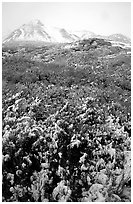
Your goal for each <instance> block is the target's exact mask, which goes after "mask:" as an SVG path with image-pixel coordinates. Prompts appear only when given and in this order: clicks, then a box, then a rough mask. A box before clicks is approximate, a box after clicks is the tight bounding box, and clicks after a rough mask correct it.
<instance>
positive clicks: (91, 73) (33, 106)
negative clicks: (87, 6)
mask: <svg viewBox="0 0 133 204" xmlns="http://www.w3.org/2000/svg"><path fill="white" fill-rule="evenodd" d="M62 32H63V35H65V36H66V33H64V30H62ZM130 72H131V48H130V47H125V48H123V47H121V46H116V45H112V43H111V42H110V41H109V40H107V39H106V40H105V39H101V38H96V37H93V38H89V39H83V40H76V41H74V42H71V43H70V42H69V43H63V44H62V43H61V44H60V43H54V44H53V43H52V44H51V43H47V44H38V43H37V45H35V44H34V45H33V44H32V43H31V44H30V45H29V44H28V45H27V44H26V45H24V44H21V45H19V46H16V44H12V46H11V45H9V44H8V45H6V46H3V49H2V75H3V78H2V86H3V87H2V113H3V115H2V117H3V123H2V130H3V132H2V133H3V140H2V142H3V145H2V153H3V158H2V159H3V160H2V165H3V169H2V173H3V183H2V185H3V186H2V190H3V192H2V200H3V202H131V73H130Z"/></svg>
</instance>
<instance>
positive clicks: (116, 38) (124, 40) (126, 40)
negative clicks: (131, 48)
mask: <svg viewBox="0 0 133 204" xmlns="http://www.w3.org/2000/svg"><path fill="white" fill-rule="evenodd" d="M107 38H108V39H109V40H112V41H116V42H121V43H126V44H130V43H131V40H130V38H128V37H126V36H124V35H122V34H113V35H109V36H108V37H107Z"/></svg>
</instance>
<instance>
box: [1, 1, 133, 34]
mask: <svg viewBox="0 0 133 204" xmlns="http://www.w3.org/2000/svg"><path fill="white" fill-rule="evenodd" d="M33 19H40V20H41V22H42V23H44V24H45V25H50V26H56V27H63V28H66V29H72V30H80V29H86V30H90V31H93V32H95V33H96V34H102V35H109V34H114V33H122V34H124V35H126V36H128V37H131V3H129V2H118V3H116V2H108V3H107V2H98V3H97V2H94V3H91V2H37V3H36V2H22V3H20V2H18V3H17V2H4V3H2V35H3V37H6V36H7V35H8V34H9V33H10V32H11V31H13V30H14V29H16V28H18V27H20V26H21V25H22V24H24V23H28V22H29V21H31V20H33Z"/></svg>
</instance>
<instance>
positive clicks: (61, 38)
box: [3, 19, 131, 44]
mask: <svg viewBox="0 0 133 204" xmlns="http://www.w3.org/2000/svg"><path fill="white" fill-rule="evenodd" d="M88 38H104V39H107V40H111V41H117V42H122V43H129V44H130V42H131V41H130V39H129V38H127V37H126V36H124V35H122V34H113V35H110V36H106V37H105V36H99V35H97V34H95V33H93V32H91V31H88V30H78V31H69V30H66V29H64V28H57V27H48V26H47V27H46V26H45V25H44V24H43V23H42V22H41V21H40V20H39V19H33V20H31V21H30V22H29V23H27V24H23V25H22V26H20V28H18V29H16V30H14V31H13V32H12V33H11V34H10V35H9V36H8V37H7V38H6V39H5V40H4V41H3V44H5V43H15V42H23V41H25V42H28V41H29V42H36V43H37V42H40V41H41V42H44V43H45V42H48V43H51V42H52V43H69V42H74V41H77V40H83V39H88Z"/></svg>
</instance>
